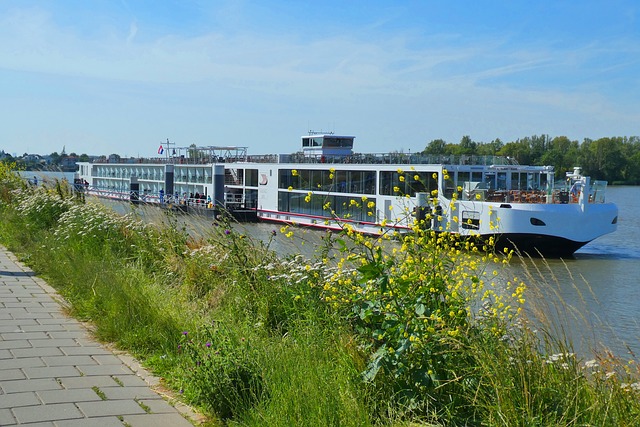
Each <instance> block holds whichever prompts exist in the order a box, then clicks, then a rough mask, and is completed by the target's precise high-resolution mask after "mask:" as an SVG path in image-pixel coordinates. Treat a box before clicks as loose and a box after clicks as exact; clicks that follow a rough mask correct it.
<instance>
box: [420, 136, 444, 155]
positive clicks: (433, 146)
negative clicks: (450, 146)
mask: <svg viewBox="0 0 640 427" xmlns="http://www.w3.org/2000/svg"><path fill="white" fill-rule="evenodd" d="M446 148H447V143H446V142H445V141H444V140H443V139H434V140H432V141H431V142H430V143H429V144H427V146H426V147H425V149H424V150H422V153H423V154H446Z"/></svg>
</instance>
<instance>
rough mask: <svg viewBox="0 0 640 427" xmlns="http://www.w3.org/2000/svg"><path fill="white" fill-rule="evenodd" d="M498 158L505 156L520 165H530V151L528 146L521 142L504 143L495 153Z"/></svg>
mask: <svg viewBox="0 0 640 427" xmlns="http://www.w3.org/2000/svg"><path fill="white" fill-rule="evenodd" d="M497 154H498V155H499V156H505V157H509V158H512V159H514V160H516V161H517V162H518V163H520V164H521V165H526V164H531V162H530V159H531V150H530V149H529V144H528V143H527V142H523V141H520V140H518V141H516V142H509V143H506V144H505V145H504V146H503V147H502V148H501V149H500V151H498V153H497Z"/></svg>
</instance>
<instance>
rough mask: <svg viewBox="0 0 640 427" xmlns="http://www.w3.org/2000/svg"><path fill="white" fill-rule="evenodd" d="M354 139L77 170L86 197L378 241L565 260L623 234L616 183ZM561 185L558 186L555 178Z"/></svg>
mask: <svg viewBox="0 0 640 427" xmlns="http://www.w3.org/2000/svg"><path fill="white" fill-rule="evenodd" d="M354 140H355V137H353V136H340V135H336V134H333V133H315V132H309V135H306V136H303V137H302V146H301V147H300V151H298V152H296V153H294V154H283V155H258V156H250V155H248V154H247V148H246V147H235V146H228V147H220V146H205V147H197V146H190V147H172V144H170V143H169V142H168V141H167V144H166V146H165V147H161V149H160V150H159V153H160V152H162V154H163V156H161V157H158V158H149V159H138V158H135V159H134V158H131V159H119V158H113V156H112V158H109V159H104V160H103V161H94V162H92V163H89V162H83V163H79V172H78V176H77V178H76V188H77V189H78V190H81V191H84V192H87V193H90V194H95V195H98V196H100V197H109V198H116V199H126V200H131V201H133V202H146V203H157V204H161V205H164V206H171V207H173V208H176V207H177V208H180V209H183V210H187V211H196V212H198V211H208V210H214V211H215V210H217V209H221V208H224V209H226V210H229V211H231V212H234V211H247V210H249V211H253V212H255V216H256V217H257V218H259V219H260V220H265V221H274V222H279V223H285V224H297V225H301V226H311V227H318V228H323V229H330V230H341V229H343V228H344V227H345V226H346V225H348V226H349V227H352V228H353V229H354V230H355V231H358V232H362V233H368V234H374V235H375V234H380V233H384V232H388V231H389V230H395V231H399V232H410V231H411V229H412V228H413V226H414V224H415V221H418V222H419V223H420V224H421V226H422V227H426V228H431V229H433V230H436V231H443V232H449V233H456V234H459V235H461V236H479V237H482V238H488V237H490V236H493V237H494V239H495V240H496V242H497V248H499V249H500V250H502V248H503V247H505V246H507V247H512V248H516V249H518V250H519V251H521V252H523V253H525V252H526V253H528V254H530V255H533V256H536V255H544V256H568V255H571V254H573V253H574V252H575V251H576V250H577V249H579V248H580V247H582V246H583V245H585V244H587V243H589V242H590V241H592V240H593V239H595V238H597V237H600V236H602V235H605V234H607V233H611V232H613V231H615V230H616V227H617V220H618V209H617V207H616V205H615V204H613V203H608V202H606V200H605V196H606V187H607V183H606V182H604V181H591V180H590V179H589V177H585V176H582V175H581V173H580V168H574V170H573V171H571V172H567V173H566V175H565V176H562V177H556V176H555V172H554V169H553V167H552V166H525V165H519V164H517V162H515V161H513V160H512V159H509V158H503V157H496V156H487V157H478V156H455V157H454V156H428V155H422V154H406V153H392V154H359V153H355V152H354V151H353V145H354ZM558 178H559V179H558Z"/></svg>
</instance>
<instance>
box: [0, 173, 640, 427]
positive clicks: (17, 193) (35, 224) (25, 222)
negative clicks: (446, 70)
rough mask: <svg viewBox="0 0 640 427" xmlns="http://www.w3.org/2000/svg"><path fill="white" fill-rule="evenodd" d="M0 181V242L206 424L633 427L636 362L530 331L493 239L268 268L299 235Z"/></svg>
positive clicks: (382, 249)
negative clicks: (187, 223)
mask: <svg viewBox="0 0 640 427" xmlns="http://www.w3.org/2000/svg"><path fill="white" fill-rule="evenodd" d="M399 175H400V171H399ZM402 176H403V177H404V176H405V174H402ZM406 176H407V178H406V179H410V175H406ZM0 185H1V186H2V187H1V188H0V202H1V204H0V213H1V215H2V221H1V222H0V239H1V241H2V243H3V244H4V245H6V246H7V247H9V249H11V250H12V251H14V252H15V253H16V254H18V255H19V256H20V257H21V258H22V259H23V260H24V261H25V262H27V263H28V264H29V265H30V266H31V267H32V268H33V269H34V270H35V271H36V273H38V274H40V275H42V276H44V277H45V278H46V279H47V280H48V281H49V283H50V284H51V285H53V286H55V287H56V288H57V289H58V290H59V292H60V293H61V294H62V295H63V296H64V297H65V298H66V299H67V300H68V301H69V302H70V303H71V308H70V310H71V313H72V314H73V315H74V316H77V317H79V318H81V319H83V320H88V321H91V322H92V323H93V324H94V325H95V331H96V334H97V336H98V337H100V338H101V339H103V340H105V341H110V342H114V343H116V344H117V345H118V346H119V347H121V348H122V349H125V350H128V351H130V352H132V353H134V354H135V355H136V356H138V357H139V358H140V359H141V360H143V362H144V363H145V364H146V365H147V366H149V367H150V368H152V369H153V370H155V372H156V373H157V374H159V375H161V376H163V377H164V378H165V382H166V385H167V386H168V387H171V388H173V389H174V390H175V391H176V393H177V394H179V395H181V398H182V399H183V400H185V401H186V402H188V403H190V404H192V405H194V406H196V407H197V408H199V409H200V410H201V411H203V412H204V413H206V414H208V415H209V424H211V425H246V426H258V425H259V426H264V425H269V426H291V425H296V426H297V425H302V426H305V425H308V426H318V425H327V426H338V425H340V426H343V425H345V426H350V425H354V426H367V425H371V426H383V425H397V426H404V425H407V426H408V425H446V426H452V425H453V426H455V425H459V426H463V425H464V426H466V425H478V426H480V425H487V426H547V425H559V426H585V425H622V426H625V425H628V426H632V425H640V399H638V398H639V397H640V396H639V394H638V393H639V389H640V386H639V385H638V384H639V383H638V379H637V378H638V372H637V368H636V365H635V362H631V363H622V362H621V361H620V360H618V359H616V358H615V357H613V356H609V355H604V356H601V357H597V358H595V359H591V360H587V361H585V360H583V359H582V358H581V356H580V355H578V354H576V353H575V351H574V350H573V349H572V346H571V344H570V343H569V342H568V341H567V339H566V337H565V336H562V335H561V336H558V335H557V334H556V332H557V329H556V328H555V327H554V325H552V324H549V323H545V322H544V321H541V320H540V319H532V320H531V321H530V320H529V319H528V317H527V315H526V314H525V311H523V307H525V298H528V299H529V300H530V299H531V297H530V296H528V294H527V293H528V292H529V291H528V290H527V289H526V287H525V285H524V281H523V280H522V279H520V278H518V277H510V278H509V279H508V280H501V279H500V278H501V277H504V275H503V274H502V271H503V270H502V269H503V267H504V266H505V265H508V264H509V263H510V262H514V261H513V260H512V259H511V258H512V253H511V252H509V251H502V250H501V251H500V253H496V252H494V251H493V249H494V248H492V244H491V242H486V243H484V244H482V243H477V242H472V241H461V240H458V239H457V238H456V237H455V236H453V235H451V234H448V233H441V232H438V231H440V230H436V231H433V230H429V229H427V228H426V227H425V224H424V223H420V222H416V223H415V227H414V228H413V230H412V232H411V233H408V234H406V235H404V236H400V235H393V234H384V233H383V234H382V236H380V237H378V238H370V237H366V236H363V235H361V234H358V233H356V232H355V231H354V230H353V228H351V227H350V226H349V225H347V224H345V226H344V230H343V232H342V233H338V234H327V235H326V236H325V237H324V238H323V239H322V242H321V244H318V245H317V249H318V250H317V256H316V257H315V258H314V257H311V258H308V257H303V256H300V255H289V256H278V255H276V254H275V253H274V251H273V250H272V243H273V242H274V241H275V240H276V239H287V238H288V239H292V240H294V241H296V240H297V241H299V242H302V241H303V239H304V238H305V237H304V234H303V233H302V231H301V230H300V229H297V228H295V227H283V228H282V229H281V230H280V231H278V230H274V231H273V233H272V234H271V236H270V238H269V239H266V241H258V240H255V239H253V238H252V237H251V236H249V235H247V234H246V233H243V231H242V228H241V227H237V226H234V224H233V223H232V221H230V220H229V219H228V218H221V219H219V220H217V221H216V222H215V223H214V224H213V226H210V227H209V228H208V229H202V230H200V232H199V233H194V232H192V231H191V232H188V231H187V230H186V228H185V227H183V226H181V225H180V224H181V221H180V220H179V219H178V218H177V217H173V216H171V215H170V214H168V215H166V216H165V217H164V218H163V219H161V220H158V221H156V222H155V223H153V224H150V223H147V222H144V221H142V220H141V219H140V216H139V215H137V214H136V213H135V211H134V212H133V213H131V214H128V215H125V216H121V215H116V214H115V213H114V212H112V211H111V210H109V209H107V208H105V207H104V206H102V205H101V204H99V203H97V202H96V201H92V200H91V199H90V198H87V200H84V198H78V197H76V195H75V194H74V193H72V192H71V191H69V190H68V188H70V187H69V186H68V185H67V184H66V183H65V182H56V183H55V184H53V185H48V186H40V187H37V188H34V187H31V186H28V185H26V184H24V182H23V181H22V180H21V179H19V178H17V177H16V175H15V174H14V173H13V168H12V167H11V166H7V165H4V164H1V163H0ZM313 196H314V195H313V194H312V195H310V196H309V197H310V198H311V197H313ZM398 197H404V196H403V195H401V194H399V195H398ZM434 199H435V197H434ZM370 203H371V202H370V201H368V200H357V201H354V202H353V207H354V209H362V207H363V206H364V207H366V209H371V210H372V211H373V207H374V206H371V205H370ZM326 208H327V209H328V210H331V207H330V206H326ZM427 220H428V218H427ZM531 324H535V327H532V326H530V325H531Z"/></svg>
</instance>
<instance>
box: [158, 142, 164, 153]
mask: <svg viewBox="0 0 640 427" xmlns="http://www.w3.org/2000/svg"><path fill="white" fill-rule="evenodd" d="M162 153H164V148H163V147H162V144H160V148H158V154H162Z"/></svg>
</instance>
